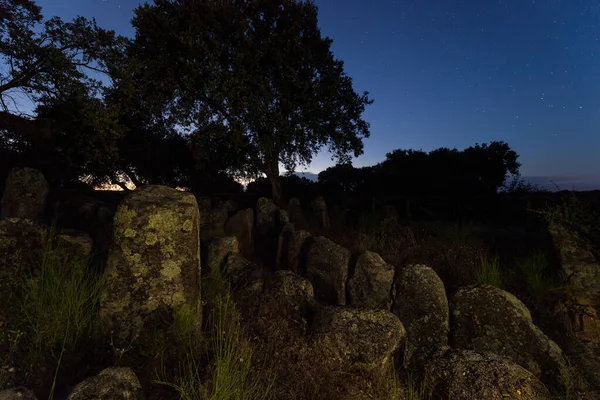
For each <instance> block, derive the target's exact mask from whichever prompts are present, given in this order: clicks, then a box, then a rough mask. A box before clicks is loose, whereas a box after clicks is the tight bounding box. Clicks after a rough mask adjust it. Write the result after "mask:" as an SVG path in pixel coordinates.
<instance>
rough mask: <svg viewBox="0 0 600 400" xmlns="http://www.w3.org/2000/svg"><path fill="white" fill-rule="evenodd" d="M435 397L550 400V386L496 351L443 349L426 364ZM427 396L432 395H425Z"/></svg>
mask: <svg viewBox="0 0 600 400" xmlns="http://www.w3.org/2000/svg"><path fill="white" fill-rule="evenodd" d="M425 377H426V378H425V379H426V380H425V384H424V385H423V386H424V387H425V388H428V389H430V390H431V391H432V392H433V393H432V394H433V396H434V398H442V399H465V400H467V399H486V400H505V399H520V400H546V399H547V400H549V399H551V398H552V397H551V396H550V393H549V392H548V389H547V388H546V387H545V386H544V385H543V384H542V383H541V382H540V381H539V380H538V379H537V378H536V377H535V376H534V375H533V374H531V373H530V372H529V371H527V370H525V369H524V368H522V367H521V366H519V365H517V364H515V363H513V362H511V361H509V360H507V359H505V358H502V357H499V356H497V355H495V354H492V353H481V354H480V353H476V352H473V351H467V350H447V351H445V352H440V355H439V356H438V357H434V358H433V359H432V360H431V361H430V362H429V363H428V364H427V365H426V367H425ZM423 398H428V397H426V396H424V397H423Z"/></svg>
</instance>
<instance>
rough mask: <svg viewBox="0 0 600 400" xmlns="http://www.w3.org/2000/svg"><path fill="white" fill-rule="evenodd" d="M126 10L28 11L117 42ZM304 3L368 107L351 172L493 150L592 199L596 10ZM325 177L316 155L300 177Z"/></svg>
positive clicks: (596, 155)
mask: <svg viewBox="0 0 600 400" xmlns="http://www.w3.org/2000/svg"><path fill="white" fill-rule="evenodd" d="M138 3H139V1H138V0H38V4H40V5H41V6H42V7H43V11H44V14H45V15H46V16H50V15H59V16H61V17H63V18H66V19H70V18H72V17H74V16H76V15H83V16H86V17H95V18H96V19H97V21H98V23H99V24H100V25H101V26H103V27H105V28H110V29H114V30H116V31H117V32H118V33H120V34H124V35H128V36H129V35H132V33H133V30H132V28H131V25H130V20H131V17H132V15H133V8H134V7H135V6H136V5H137V4H138ZM316 3H317V5H318V6H319V10H320V17H319V21H320V26H321V29H322V32H323V33H324V34H325V35H327V36H330V37H331V38H332V39H333V40H334V43H333V51H334V53H335V55H336V56H337V57H338V58H340V59H342V60H344V61H345V66H346V71H347V72H348V74H349V75H350V76H352V77H353V78H354V84H355V88H356V89H357V90H359V91H363V90H368V91H369V92H370V93H371V96H372V97H373V98H374V99H375V103H374V104H373V105H371V106H369V107H368V109H367V112H366V113H365V118H366V119H367V120H368V121H369V122H370V123H371V138H370V139H368V140H367V141H366V142H365V154H364V155H363V156H361V157H360V158H358V159H357V160H355V163H354V164H355V165H356V166H362V165H372V164H375V163H377V162H379V161H381V160H383V159H384V157H385V153H386V152H388V151H390V150H393V149H396V148H414V149H423V150H432V149H435V148H438V147H442V146H445V147H457V148H459V149H462V148H464V147H467V146H469V145H472V144H474V143H475V142H480V143H481V142H489V141H492V140H505V141H507V142H508V143H509V144H510V146H511V147H512V148H513V149H515V150H516V151H517V153H519V154H520V156H521V157H520V161H521V162H522V164H523V166H522V168H521V172H522V174H523V175H526V176H538V177H540V176H542V177H553V178H554V179H555V180H560V181H563V182H566V183H565V188H568V189H571V187H566V186H571V185H576V188H577V189H584V188H585V189H589V188H599V189H600V1H598V0H562V1H559V0H527V1H526V0H499V1H498V0H485V1H482V0H427V1H424V0H412V1H401V0H343V1H342V0H318V1H316ZM329 165H332V162H331V160H330V158H329V156H328V155H327V154H320V155H319V156H318V157H317V158H316V159H315V161H314V162H313V164H312V165H311V166H310V167H309V168H308V170H309V171H313V172H318V171H320V170H322V169H324V168H326V167H327V166H329ZM537 179H538V180H539V179H542V181H543V180H547V179H545V178H537Z"/></svg>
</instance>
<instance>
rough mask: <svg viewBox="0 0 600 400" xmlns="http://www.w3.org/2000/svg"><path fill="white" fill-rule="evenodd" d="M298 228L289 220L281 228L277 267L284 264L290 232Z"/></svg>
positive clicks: (276, 260)
mask: <svg viewBox="0 0 600 400" xmlns="http://www.w3.org/2000/svg"><path fill="white" fill-rule="evenodd" d="M295 229H296V228H295V227H294V224H292V223H291V222H288V223H287V224H285V225H284V226H283V228H282V229H281V233H279V240H278V243H277V257H276V258H275V269H280V268H281V265H282V259H283V256H284V254H287V247H288V243H289V238H290V234H291V233H292V232H294V230H295Z"/></svg>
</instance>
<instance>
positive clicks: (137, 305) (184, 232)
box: [100, 185, 201, 341]
mask: <svg viewBox="0 0 600 400" xmlns="http://www.w3.org/2000/svg"><path fill="white" fill-rule="evenodd" d="M199 229H200V216H199V211H198V204H197V203H196V198H195V197H194V196H193V195H192V194H190V193H187V192H181V191H178V190H175V189H172V188H169V187H166V186H154V185H147V186H141V187H140V188H138V189H137V190H135V191H134V192H132V193H131V194H129V195H128V196H127V197H126V198H125V199H124V200H123V202H122V203H121V204H120V205H119V207H118V209H117V212H116V214H115V220H114V241H113V245H112V246H111V249H110V254H109V256H108V262H107V266H106V270H105V278H106V283H107V284H106V290H105V292H104V293H103V296H102V299H101V307H100V315H101V317H102V318H103V319H104V320H105V322H106V323H107V324H108V326H109V327H110V328H111V329H112V330H114V331H115V334H116V336H117V338H118V339H121V340H125V341H126V340H128V339H130V338H131V337H132V336H135V335H137V334H139V333H140V332H142V329H143V328H144V327H146V325H147V321H151V320H152V319H153V318H152V317H154V316H155V312H156V311H158V310H159V309H160V308H166V309H170V310H173V309H176V308H178V307H180V306H182V305H184V304H189V305H194V306H196V307H198V309H199V310H198V313H200V232H199ZM198 315H200V314H198ZM198 320H199V322H200V320H201V318H198ZM146 328H148V329H152V326H150V327H146Z"/></svg>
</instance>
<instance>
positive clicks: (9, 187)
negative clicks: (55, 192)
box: [0, 168, 49, 221]
mask: <svg viewBox="0 0 600 400" xmlns="http://www.w3.org/2000/svg"><path fill="white" fill-rule="evenodd" d="M48 191H49V190H48V182H47V181H46V178H45V177H44V174H42V172H40V171H38V170H37V169H33V168H13V169H11V170H10V171H9V173H8V176H7V177H6V185H5V187H4V193H3V195H2V200H1V201H0V218H2V219H5V218H26V219H30V220H33V221H39V220H41V219H42V217H43V215H44V211H45V208H46V200H47V199H48Z"/></svg>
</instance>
